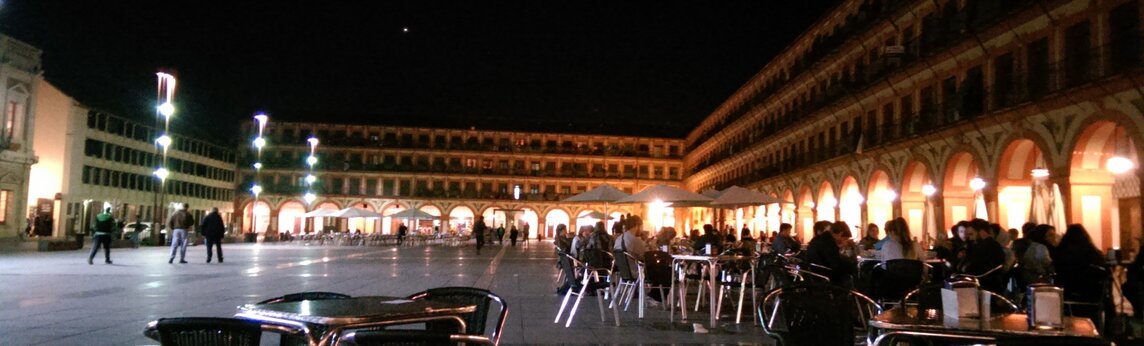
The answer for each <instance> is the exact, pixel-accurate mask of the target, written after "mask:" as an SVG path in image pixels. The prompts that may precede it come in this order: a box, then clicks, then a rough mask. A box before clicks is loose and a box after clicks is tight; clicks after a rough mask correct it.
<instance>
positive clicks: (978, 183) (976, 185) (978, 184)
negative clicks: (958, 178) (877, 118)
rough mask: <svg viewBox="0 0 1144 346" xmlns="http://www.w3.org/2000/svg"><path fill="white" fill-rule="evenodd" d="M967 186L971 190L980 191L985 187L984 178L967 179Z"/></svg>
mask: <svg viewBox="0 0 1144 346" xmlns="http://www.w3.org/2000/svg"><path fill="white" fill-rule="evenodd" d="M969 188H971V189H973V191H981V189H984V188H985V179H981V178H973V179H972V180H970V181H969Z"/></svg>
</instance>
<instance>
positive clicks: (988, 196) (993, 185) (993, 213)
mask: <svg viewBox="0 0 1144 346" xmlns="http://www.w3.org/2000/svg"><path fill="white" fill-rule="evenodd" d="M981 196H982V197H984V198H985V215H988V216H989V222H991V223H992V222H996V221H997V220H998V219H999V217H1000V215H1001V214H1000V212H999V210H998V209H997V199H998V190H997V182H996V181H993V182H990V183H989V184H987V185H985V188H983V189H981Z"/></svg>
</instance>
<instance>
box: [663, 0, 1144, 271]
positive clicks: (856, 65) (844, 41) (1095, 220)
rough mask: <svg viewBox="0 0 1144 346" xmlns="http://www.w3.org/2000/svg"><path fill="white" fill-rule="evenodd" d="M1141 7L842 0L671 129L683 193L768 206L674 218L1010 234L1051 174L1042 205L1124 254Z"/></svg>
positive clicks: (1087, 2) (1139, 79)
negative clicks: (732, 88)
mask: <svg viewBox="0 0 1144 346" xmlns="http://www.w3.org/2000/svg"><path fill="white" fill-rule="evenodd" d="M1141 7H1142V6H1141V3H1140V1H1139V0H1067V1H1026V0H1013V1H984V0H982V1H978V0H949V1H946V0H938V1H930V0H896V1H887V0H847V1H844V2H842V3H841V4H839V5H838V6H837V7H836V8H834V9H832V10H831V11H830V12H829V13H827V14H826V15H825V16H824V17H823V18H821V19H820V20H819V21H818V22H817V23H815V24H813V25H812V26H811V27H810V28H809V29H808V30H807V31H805V32H804V33H803V34H802V35H801V36H799V37H798V38H797V39H796V40H795V41H794V42H793V43H791V44H790V45H789V46H788V47H787V48H786V49H785V50H784V51H783V52H781V53H780V54H778V55H777V56H776V57H774V58H773V59H772V60H770V61H769V62H768V63H767V64H766V65H765V66H764V67H763V68H762V70H761V71H759V72H758V73H757V74H756V75H754V76H753V77H752V78H751V79H750V80H749V81H748V82H746V83H745V85H743V86H742V87H741V88H740V89H739V90H737V91H736V92H735V93H734V94H732V95H731V96H730V97H729V98H728V99H727V100H726V101H725V102H724V103H723V104H722V105H721V106H719V107H718V108H717V109H716V110H715V111H714V112H713V113H712V114H710V115H709V116H708V117H707V118H706V119H705V120H703V122H702V123H701V124H700V125H699V126H697V127H696V128H695V129H694V130H693V131H692V132H691V133H690V134H688V136H687V138H686V146H685V151H686V152H687V155H686V156H685V158H684V174H685V178H684V185H685V186H686V187H687V188H688V189H691V190H693V191H700V190H705V189H709V188H715V189H720V188H725V187H727V186H731V185H740V186H745V187H749V188H752V189H756V190H759V191H763V192H765V193H768V194H771V195H772V196H775V197H779V198H781V199H782V200H784V201H785V202H786V203H778V204H773V205H769V206H760V207H757V208H746V209H740V210H735V211H725V212H719V211H717V212H712V211H709V210H706V209H693V210H692V211H691V212H690V213H691V214H690V215H689V217H690V218H691V219H692V220H694V221H693V222H694V223H696V224H698V223H702V222H710V221H711V220H737V221H733V222H738V223H740V224H742V223H745V222H758V224H759V225H760V226H762V227H763V228H764V229H768V230H775V229H777V223H778V222H789V223H793V224H796V234H797V235H800V236H801V237H802V239H803V240H809V239H810V237H811V235H812V234H811V233H810V226H811V223H812V222H813V221H815V220H831V221H834V220H843V221H846V222H847V223H849V224H850V225H864V224H867V223H875V224H878V225H882V223H883V222H885V221H886V220H888V219H890V218H892V217H898V216H901V217H905V218H906V219H907V220H908V221H909V224H910V228H911V232H913V233H914V235H915V236H916V237H918V239H920V240H921V239H929V238H930V237H941V236H942V234H941V233H944V232H934V234H922V233H921V230H922V229H923V215H925V214H926V211H925V210H926V208H927V206H930V207H932V209H933V212H932V213H931V215H933V216H934V219H935V221H934V222H933V223H934V224H936V225H935V226H936V228H938V229H944V230H948V229H949V228H950V226H952V225H953V224H954V223H956V222H957V221H959V220H965V219H970V218H973V217H976V216H981V217H985V218H987V219H989V220H990V221H993V222H997V223H999V224H1001V226H1002V227H1005V228H1020V225H1021V224H1022V223H1023V222H1025V221H1026V220H1028V218H1029V216H1030V209H1031V207H1032V204H1034V203H1035V202H1034V198H1033V193H1034V191H1038V192H1040V191H1046V190H1047V191H1052V190H1053V187H1054V186H1055V187H1056V189H1058V190H1059V192H1050V193H1048V194H1047V195H1048V196H1049V198H1050V201H1049V202H1048V204H1049V205H1052V204H1054V202H1057V203H1059V204H1060V205H1061V206H1062V207H1063V209H1064V210H1063V211H1064V212H1063V218H1064V219H1065V221H1066V222H1067V223H1069V224H1071V223H1079V224H1083V225H1084V226H1085V227H1086V228H1087V230H1088V232H1089V234H1090V235H1091V236H1092V238H1093V240H1094V242H1095V243H1096V245H1097V247H1099V248H1101V249H1108V248H1126V249H1135V248H1137V247H1138V246H1139V244H1137V240H1138V238H1139V237H1140V236H1141V226H1142V224H1144V223H1142V221H1141V212H1140V195H1141V186H1140V180H1141V177H1142V175H1144V170H1141V169H1139V168H1137V167H1138V166H1139V162H1140V161H1139V159H1140V156H1139V153H1140V152H1141V151H1142V150H1144V94H1142V92H1144V89H1142V86H1144V74H1142V70H1141V66H1142V64H1141V62H1142V61H1144V59H1142V58H1144V56H1142V50H1141V41H1142V38H1141V17H1142V12H1141ZM1126 163H1131V164H1132V165H1128V164H1126ZM1042 187H1043V188H1044V189H1042ZM1041 196H1045V195H1044V194H1042V195H1041ZM855 236H856V237H860V236H861V234H860V232H855Z"/></svg>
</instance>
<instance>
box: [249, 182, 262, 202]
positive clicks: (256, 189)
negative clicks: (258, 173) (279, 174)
mask: <svg viewBox="0 0 1144 346" xmlns="http://www.w3.org/2000/svg"><path fill="white" fill-rule="evenodd" d="M250 192H252V193H254V198H255V199H257V198H258V195H259V194H261V193H262V186H260V185H258V184H254V186H251V187H250Z"/></svg>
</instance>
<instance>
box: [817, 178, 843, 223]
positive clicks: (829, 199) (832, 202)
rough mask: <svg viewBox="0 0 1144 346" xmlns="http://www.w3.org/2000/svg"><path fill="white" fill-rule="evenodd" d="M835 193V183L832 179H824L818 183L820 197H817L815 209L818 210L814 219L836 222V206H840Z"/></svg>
mask: <svg viewBox="0 0 1144 346" xmlns="http://www.w3.org/2000/svg"><path fill="white" fill-rule="evenodd" d="M836 196H837V195H836V194H835V193H834V185H833V184H831V183H830V181H823V182H822V183H821V184H819V185H818V198H816V199H815V205H814V210H815V211H817V213H815V216H817V218H816V219H815V220H814V221H818V220H826V221H830V222H834V220H836V219H837V217H836V215H837V214H836V210H837V209H836V208H837V207H838V197H836Z"/></svg>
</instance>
